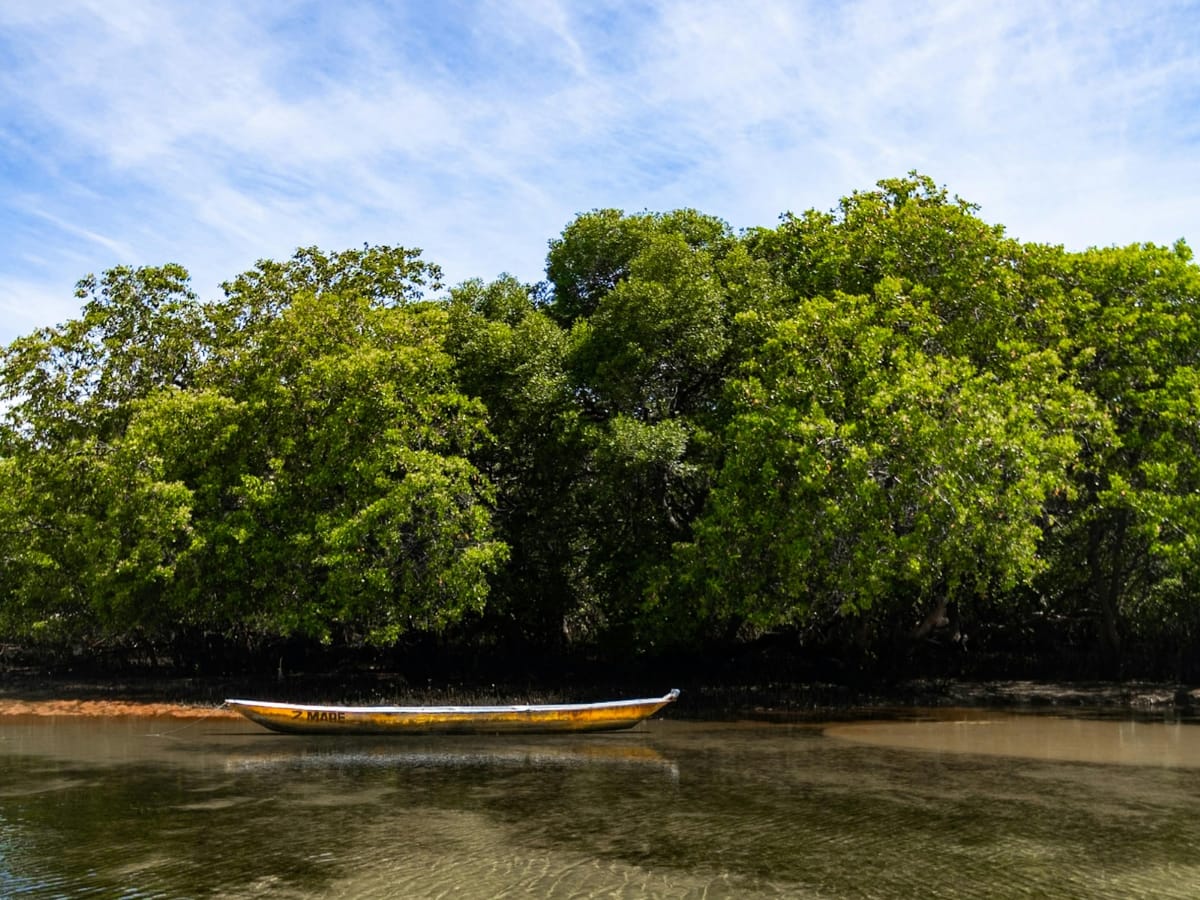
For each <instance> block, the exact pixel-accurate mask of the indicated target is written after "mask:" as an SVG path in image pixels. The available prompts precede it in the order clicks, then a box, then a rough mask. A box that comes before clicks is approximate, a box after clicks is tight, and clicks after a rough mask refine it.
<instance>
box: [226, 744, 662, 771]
mask: <svg viewBox="0 0 1200 900" xmlns="http://www.w3.org/2000/svg"><path fill="white" fill-rule="evenodd" d="M591 766H595V767H604V768H630V769H638V770H642V771H651V772H652V771H655V770H658V771H660V772H661V773H662V774H663V775H665V776H666V777H667V778H669V779H671V780H673V781H674V780H677V779H678V778H679V767H678V765H677V764H676V763H675V761H674V760H672V759H670V758H669V757H667V756H664V755H663V754H662V753H661V752H660V751H659V750H657V749H656V748H654V747H651V746H649V745H646V744H642V743H634V742H631V741H629V740H628V739H627V738H618V739H615V740H613V739H608V740H602V741H600V742H596V741H591V742H587V743H580V742H572V743H563V744H556V743H552V742H551V743H547V742H545V741H543V742H541V743H539V744H537V745H533V744H526V743H522V744H517V745H514V744H512V743H510V742H504V741H489V742H488V743H486V744H483V745H481V744H480V743H479V742H478V741H475V740H472V741H470V742H469V743H466V742H464V741H463V740H462V739H460V738H444V739H441V740H434V741H428V742H423V743H422V745H421V746H419V747H413V746H412V745H411V743H407V742H406V743H405V745H404V746H403V747H398V746H397V745H396V744H395V742H388V743H379V742H372V743H361V742H359V741H354V742H353V743H352V744H347V743H346V742H339V743H338V744H337V745H336V746H332V745H328V744H320V745H318V744H315V743H306V744H304V745H301V746H294V745H288V746H286V747H285V748H283V749H281V748H280V745H279V744H273V745H272V747H271V748H269V749H264V750H263V751H262V752H259V753H246V752H241V753H238V754H236V755H231V756H229V757H228V758H227V759H226V761H225V768H226V769H227V770H228V771H230V772H253V771H267V770H282V771H286V770H338V769H569V768H581V767H591Z"/></svg>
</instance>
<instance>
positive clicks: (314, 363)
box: [0, 173, 1200, 674]
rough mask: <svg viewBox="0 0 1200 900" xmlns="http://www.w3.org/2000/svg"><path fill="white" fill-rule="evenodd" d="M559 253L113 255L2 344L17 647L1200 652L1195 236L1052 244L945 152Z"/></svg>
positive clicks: (611, 226) (583, 220) (1098, 664)
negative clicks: (148, 263)
mask: <svg viewBox="0 0 1200 900" xmlns="http://www.w3.org/2000/svg"><path fill="white" fill-rule="evenodd" d="M546 275H547V280H546V281H545V282H543V283H541V284H537V285H528V284H523V283H521V282H519V281H518V280H516V279H514V278H511V277H509V276H501V277H499V278H497V279H495V280H493V281H490V282H487V281H484V280H471V281H468V282H465V283H463V284H460V285H457V286H454V287H451V288H450V289H448V290H446V289H445V288H443V286H442V284H441V273H440V270H439V269H438V268H437V266H436V265H434V264H432V263H429V262H426V261H425V260H424V259H423V258H422V256H421V253H420V251H417V250H413V249H409V248H404V247H393V246H369V245H368V246H365V247H363V248H361V249H356V250H345V251H339V252H333V253H329V252H326V251H322V250H320V249H318V248H304V249H301V250H298V251H297V252H296V254H295V255H294V256H293V257H292V258H291V259H288V260H284V261H271V260H263V261H260V262H259V263H258V264H257V265H256V266H255V267H254V268H253V269H252V270H250V271H248V272H245V273H243V274H240V275H237V276H236V277H234V278H232V279H231V280H230V281H229V282H227V283H226V284H225V285H224V286H223V288H224V292H223V295H222V296H220V297H217V298H209V299H202V298H199V297H198V296H197V295H196V294H195V293H194V291H193V290H192V288H191V286H190V282H189V278H188V275H187V272H186V271H185V270H184V269H183V268H182V267H180V266H178V265H174V264H170V265H163V266H159V267H145V268H138V269H133V268H128V267H118V268H114V269H111V270H109V271H107V272H105V273H103V274H102V275H100V276H88V277H86V278H85V279H84V280H82V281H81V282H80V283H79V292H78V296H79V299H80V300H81V309H80V313H79V316H78V317H77V318H75V319H72V320H70V321H68V322H65V323H63V324H60V325H57V326H54V327H49V328H43V329H40V330H38V331H35V332H33V333H32V334H30V335H27V336H25V337H22V338H20V339H18V340H16V341H14V342H13V343H12V344H10V345H9V346H8V347H7V348H4V349H3V351H2V352H0V409H2V410H3V416H4V419H3V424H2V426H0V637H3V638H5V639H7V640H11V641H20V642H27V643H39V642H44V643H47V644H50V645H64V644H74V645H83V646H98V645H104V644H105V643H106V642H107V643H113V642H116V643H120V642H123V641H124V642H128V641H141V642H145V643H148V644H150V645H152V646H154V647H156V648H158V650H159V652H163V653H172V652H176V653H182V652H185V651H183V650H179V648H180V647H192V648H193V650H194V648H195V647H197V646H201V645H202V640H201V639H202V638H203V637H204V636H213V635H216V636H220V637H222V638H224V639H231V640H233V639H236V640H239V641H242V642H248V643H249V644H250V645H254V644H255V643H256V642H258V643H261V642H269V641H273V640H283V639H287V638H289V637H300V638H303V639H306V640H311V641H315V642H323V643H325V644H335V645H339V646H348V647H356V646H376V647H389V646H394V645H395V644H396V642H397V641H401V640H404V639H406V638H408V637H411V636H414V635H416V636H442V637H443V638H444V639H446V640H452V641H457V642H460V643H461V642H465V643H470V642H477V643H479V642H483V643H488V642H491V643H504V644H509V645H511V646H514V647H521V648H537V649H542V650H552V651H554V652H574V651H583V650H586V651H588V652H602V653H611V654H639V653H653V652H656V651H657V650H664V649H671V650H678V649H679V648H691V649H693V650H696V649H698V648H701V647H704V646H707V645H708V643H709V642H712V641H722V642H735V643H737V642H748V641H749V642H752V641H755V640H758V639H760V638H763V637H765V636H772V635H774V636H779V635H786V636H789V639H790V640H792V641H793V642H794V646H796V647H797V648H798V649H799V650H800V651H801V652H803V651H804V648H809V649H813V650H816V649H819V648H824V649H825V650H828V649H829V647H830V642H833V645H834V650H836V652H838V653H842V652H843V651H845V650H846V649H847V648H849V647H853V648H854V650H855V652H856V653H858V654H859V656H860V657H861V658H862V659H867V660H869V659H871V658H874V657H877V656H879V655H880V654H884V653H885V652H888V649H887V648H895V647H897V646H901V647H906V648H908V649H909V650H911V649H912V648H914V647H918V646H921V647H940V648H941V651H938V652H943V653H947V654H950V653H953V654H957V656H956V657H955V658H957V659H960V660H962V659H966V658H967V654H968V653H988V652H990V653H993V654H997V655H1000V656H1003V655H1004V654H1009V655H1010V656H1011V657H1013V658H1016V657H1023V655H1026V654H1028V653H1033V652H1045V649H1046V648H1047V647H1051V648H1056V649H1057V650H1065V651H1069V654H1068V655H1070V654H1073V655H1074V656H1073V658H1075V659H1077V660H1078V661H1079V662H1080V664H1081V665H1083V666H1085V667H1088V666H1090V667H1091V670H1094V671H1097V672H1101V671H1103V672H1110V673H1111V672H1120V671H1122V670H1123V669H1122V667H1125V669H1128V668H1129V667H1131V666H1140V667H1141V668H1142V669H1147V668H1154V667H1155V666H1157V667H1158V670H1159V672H1160V674H1162V673H1164V672H1166V670H1167V669H1172V667H1173V670H1172V672H1170V673H1168V674H1176V673H1179V672H1181V671H1182V670H1183V669H1184V668H1186V666H1187V665H1188V663H1187V660H1189V659H1192V658H1194V653H1193V651H1194V650H1195V649H1196V642H1197V639H1198V638H1200V596H1198V595H1197V591H1196V588H1195V587H1194V585H1196V584H1197V583H1198V579H1197V574H1200V573H1198V571H1197V569H1198V567H1200V543H1198V539H1197V534H1200V500H1198V499H1197V498H1198V497H1200V464H1198V463H1197V459H1198V458H1200V456H1198V453H1197V451H1198V450H1200V332H1198V331H1197V328H1198V324H1197V323H1198V321H1200V320H1198V315H1197V314H1198V310H1197V304H1198V303H1200V268H1198V267H1197V266H1196V264H1195V262H1194V261H1193V259H1192V255H1191V251H1190V249H1189V248H1188V246H1187V245H1186V244H1185V243H1183V241H1180V242H1179V243H1177V244H1176V245H1175V246H1174V247H1159V246H1154V245H1149V244H1147V245H1134V246H1130V247H1112V248H1105V249H1100V248H1093V249H1089V250H1086V251H1082V252H1070V251H1067V250H1065V249H1064V248H1062V247H1058V246H1053V245H1042V244H1029V243H1022V242H1020V241H1018V240H1015V239H1013V238H1010V237H1008V236H1007V235H1006V234H1005V231H1004V229H1003V227H1002V226H999V225H995V224H990V223H988V222H986V221H985V220H984V219H982V218H981V217H980V210H979V209H978V207H976V206H974V205H973V204H971V203H969V202H967V201H964V200H961V199H960V198H957V197H954V196H952V195H950V194H949V193H948V192H947V191H946V189H944V188H942V187H939V186H938V185H937V184H936V183H935V182H934V181H932V180H931V179H930V178H928V177H926V176H923V175H919V174H916V173H910V174H909V175H908V176H905V177H902V178H893V179H887V180H884V181H881V182H879V184H878V185H877V186H876V187H875V188H874V189H871V190H866V191H859V192H855V193H853V194H851V195H850V196H848V197H847V198H845V199H844V200H843V201H842V202H841V203H840V204H839V206H838V207H837V208H835V209H833V210H830V211H815V210H809V211H806V212H803V213H799V214H792V213H788V214H785V215H784V216H783V217H782V219H781V220H780V222H779V224H778V225H777V226H776V227H773V228H755V229H751V230H748V231H746V232H743V233H736V232H734V231H733V230H732V229H731V228H730V227H729V226H728V225H727V224H726V223H725V222H723V221H722V220H720V219H718V218H715V217H712V216H709V215H705V214H703V213H700V212H697V211H695V210H676V211H672V212H666V213H650V212H643V213H636V214H627V213H624V212H622V211H619V210H612V209H603V210H594V211H591V212H586V213H582V214H580V215H579V216H578V217H577V218H576V219H575V220H574V221H572V222H570V223H569V224H567V226H566V227H565V229H564V230H563V232H562V234H561V235H560V236H558V237H556V238H554V239H552V240H551V241H550V243H549V249H548V254H547V261H546ZM968 638H970V642H969V646H970V647H971V648H972V649H971V650H970V651H966V650H964V649H963V648H964V647H966V646H968V640H967V639H968ZM197 641H200V643H197ZM173 648H174V649H173ZM976 648H978V650H977V649H976ZM822 652H824V651H822ZM906 652H907V651H906Z"/></svg>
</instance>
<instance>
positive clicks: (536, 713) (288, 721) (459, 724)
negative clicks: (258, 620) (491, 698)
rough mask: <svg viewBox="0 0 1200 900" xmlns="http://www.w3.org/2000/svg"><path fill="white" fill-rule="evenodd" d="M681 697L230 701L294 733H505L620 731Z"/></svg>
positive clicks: (255, 717) (273, 726) (253, 717)
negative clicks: (529, 701) (524, 702)
mask: <svg viewBox="0 0 1200 900" xmlns="http://www.w3.org/2000/svg"><path fill="white" fill-rule="evenodd" d="M678 696H679V691H678V690H672V691H671V692H670V693H668V694H666V695H664V696H662V697H654V698H649V699H644V700H610V701H607V702H604V703H559V704H545V705H530V706H310V705H306V704H301V703H271V702H268V701H265V700H226V701H225V703H226V704H227V705H228V706H230V707H232V708H233V709H236V710H237V711H238V712H240V713H241V714H242V715H244V716H245V717H246V718H247V719H250V720H251V721H252V722H257V723H258V724H259V725H263V726H265V727H267V728H270V729H271V730H272V731H282V732H287V733H291V734H432V733H449V734H504V733H511V732H556V731H557V732H563V731H568V732H578V731H620V730H621V729H623V728H632V727H633V726H634V725H637V724H638V723H639V722H641V721H643V720H644V719H647V718H649V717H650V716H652V715H654V714H655V713H656V712H658V711H659V710H660V709H662V708H663V707H664V706H666V705H667V704H668V703H673V702H674V701H675V699H676V698H677V697H678Z"/></svg>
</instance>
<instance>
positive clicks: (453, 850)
mask: <svg viewBox="0 0 1200 900" xmlns="http://www.w3.org/2000/svg"><path fill="white" fill-rule="evenodd" d="M0 896H3V897H47V898H48V897H56V898H57V897H65V898H74V897H93V896H94V897H127V898H142V897H170V898H175V897H235V898H236V897H296V898H300V897H304V898H307V897H347V898H351V897H352V898H373V897H413V898H422V897H468V898H473V897H487V898H492V897H546V898H560V897H562V898H567V897H578V898H585V897H605V898H610V897H630V898H633V897H639V898H640V897H697V898H699V897H708V898H716V897H797V898H841V897H848V898H929V897H955V898H963V897H966V898H970V897H981V898H982V897H987V898H1007V897H1039V898H1040V897H1071V898H1074V897H1078V898H1095V897H1112V898H1136V897H1147V898H1149V897H1154V898H1160V897H1163V898H1170V897H1180V898H1184V897H1187V898H1192V897H1196V896H1200V725H1194V724H1171V723H1167V722H1161V721H1160V722H1146V721H1138V722H1134V721H1129V720H1121V721H1112V720H1109V721H1097V720H1091V719H1086V718H1059V717H1054V716H1043V715H1008V714H1004V715H1001V714H987V713H945V712H939V713H938V714H937V715H933V714H929V715H928V716H918V717H917V718H916V719H914V720H909V721H886V720H881V721H861V722H850V723H839V724H831V725H829V726H827V727H824V726H821V725H780V724H739V723H695V722H680V721H671V720H666V721H654V722H651V723H648V724H647V725H645V726H642V728H640V729H639V730H637V731H634V732H629V733H621V734H612V735H593V736H588V737H580V738H570V737H554V738H536V739H535V738H518V739H499V738H468V737H444V738H418V739H404V738H396V737H392V738H336V737H332V738H331V737H324V738H320V737H314V738H305V737H288V736H283V735H275V734H270V733H268V732H265V731H262V730H259V729H256V728H255V727H254V726H252V725H250V724H249V723H241V722H237V721H230V720H217V719H211V720H201V721H193V722H183V723H181V722H180V721H179V720H153V719H151V720H147V719H137V718H128V719H90V720H89V719H80V718H66V717H64V718H53V719H42V720H33V719H0Z"/></svg>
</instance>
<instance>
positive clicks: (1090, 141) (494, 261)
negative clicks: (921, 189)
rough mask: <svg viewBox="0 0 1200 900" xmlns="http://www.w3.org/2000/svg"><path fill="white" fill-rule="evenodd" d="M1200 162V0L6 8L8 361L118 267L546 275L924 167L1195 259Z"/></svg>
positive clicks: (50, 3) (1093, 230) (445, 0)
mask: <svg viewBox="0 0 1200 900" xmlns="http://www.w3.org/2000/svg"><path fill="white" fill-rule="evenodd" d="M1198 151H1200V2H1197V0H1188V2H1156V0H1148V2H1142V3H1137V4H1133V3H1128V2H1108V0H1099V2H1072V0H1060V2H1052V0H1002V2H990V3H989V2H983V0H943V2H920V0H913V2H900V0H895V2H878V0H862V2H844V3H833V2H820V0H812V2H803V0H787V2H784V0H778V2H773V0H744V2H739V3H733V2H710V0H679V2H675V0H662V2H650V0H646V2H625V3H617V2H603V0H579V2H573V0H572V2H568V0H527V2H524V0H508V2H483V0H479V2H471V0H441V2H433V0H430V2H415V0H407V2H406V0H390V2H388V0H339V2H331V0H322V2H313V3H307V2H292V3H288V2H282V0H272V2H257V0H205V2H204V3H191V2H167V0H145V2H143V0H6V2H4V3H3V4H0V229H2V231H3V235H4V240H3V242H2V243H0V343H7V342H8V341H9V340H11V339H12V338H14V337H16V336H18V335H20V334H24V333H27V332H29V331H31V330H32V329H34V328H36V327H39V326H41V325H49V324H54V323H57V322H60V321H62V320H64V319H66V318H68V317H71V316H73V315H74V314H75V313H76V311H77V301H76V300H75V299H74V296H73V286H74V284H75V282H76V281H77V280H78V279H79V278H81V277H83V276H84V275H86V274H88V273H91V272H96V273H98V272H100V271H102V270H104V269H106V268H109V267H111V266H114V265H118V264H131V265H149V264H160V263H164V262H178V263H182V264H183V265H185V266H186V267H187V268H188V269H189V270H190V271H191V273H192V276H193V284H194V287H195V289H196V290H197V292H198V293H199V294H200V295H201V296H202V297H206V298H207V297H215V296H217V295H218V294H219V288H218V284H219V282H221V281H222V280H224V279H227V278H231V277H233V276H234V275H236V274H237V273H239V272H241V271H243V270H245V269H247V268H250V267H251V266H252V265H253V264H254V262H255V261H256V260H258V259H260V258H284V257H287V256H289V255H290V254H291V252H292V251H293V250H294V249H295V248H296V247H298V246H302V245H310V244H316V245H318V246H320V247H322V248H324V249H326V250H337V249H343V248H347V247H354V246H361V245H362V244H363V243H364V242H369V243H392V244H402V245H405V246H410V247H414V246H415V247H421V248H423V249H424V251H425V256H426V258H427V259H430V260H431V261H433V262H437V263H439V264H440V265H441V266H442V267H443V268H444V270H445V273H446V277H447V280H448V281H449V282H450V283H457V282H459V281H462V280H465V279H467V278H471V277H482V278H489V279H490V278H492V277H494V276H496V275H498V274H499V273H501V272H504V271H507V272H511V273H512V274H514V275H517V276H518V277H520V278H522V279H525V280H529V281H535V280H539V279H540V278H541V277H542V269H543V264H544V260H545V252H546V242H547V241H548V240H549V239H550V238H552V237H554V236H555V235H557V234H558V233H559V232H561V230H562V228H563V226H564V225H566V224H567V222H569V221H570V220H571V218H573V216H574V215H575V214H577V213H578V212H581V211H584V210H588V209H592V208H596V207H602V206H605V207H607V206H613V207H619V208H623V209H626V210H630V211H638V210H643V209H651V210H667V209H674V208H677V207H683V206H688V207H695V208H698V209H700V210H702V211H704V212H707V213H711V214H715V215H718V216H721V217H722V218H724V219H726V220H727V221H728V222H729V223H730V224H731V225H733V226H734V227H735V228H744V227H749V226H755V225H772V224H774V223H775V222H776V221H777V219H778V216H779V215H780V214H781V213H783V212H785V211H789V210H792V211H801V210H804V209H809V208H817V209H830V208H832V207H833V206H834V205H835V204H836V203H837V200H838V198H839V197H841V196H843V195H845V194H848V193H850V192H851V191H854V190H856V189H869V188H870V187H871V186H872V185H873V184H874V183H875V182H876V181H877V180H879V179H881V178H888V177H893V176H898V175H902V174H904V173H905V172H906V171H908V170H910V169H917V170H920V171H921V172H923V173H925V174H928V175H930V176H932V177H933V178H934V179H935V180H936V181H937V182H939V183H940V184H943V185H945V186H946V187H948V188H949V189H950V191H951V192H952V193H955V194H958V195H960V196H962V197H964V198H966V199H968V200H971V201H973V202H976V203H978V204H980V205H981V206H982V211H981V215H982V216H983V217H984V218H985V219H987V220H989V221H991V222H998V223H1001V224H1003V225H1005V226H1006V227H1007V229H1008V231H1009V233H1010V234H1012V235H1014V236H1016V237H1019V238H1021V239H1023V240H1036V241H1048V242H1052V243H1061V244H1065V245H1066V246H1067V247H1068V248H1070V249H1082V248H1084V247H1087V246H1092V245H1099V246H1108V245H1112V244H1128V243H1132V242H1135V241H1152V242H1155V243H1161V244H1169V243H1172V242H1173V241H1175V240H1176V239H1177V238H1180V237H1183V238H1185V239H1187V240H1188V242H1189V243H1190V244H1192V245H1193V247H1196V246H1197V244H1198V243H1200V152H1198Z"/></svg>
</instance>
